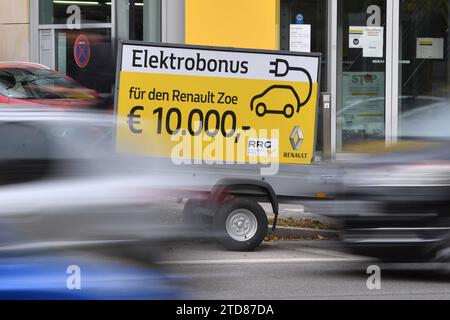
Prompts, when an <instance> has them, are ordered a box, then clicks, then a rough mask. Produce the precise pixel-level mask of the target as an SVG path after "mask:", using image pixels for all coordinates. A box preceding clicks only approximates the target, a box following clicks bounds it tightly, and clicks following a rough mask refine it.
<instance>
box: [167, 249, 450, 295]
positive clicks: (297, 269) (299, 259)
mask: <svg viewBox="0 0 450 320" xmlns="http://www.w3.org/2000/svg"><path fill="white" fill-rule="evenodd" d="M159 263H160V264H161V265H163V266H164V268H166V269H167V270H169V271H171V272H172V273H174V274H177V275H179V276H180V277H181V278H182V279H183V281H182V282H183V284H184V286H186V287H187V288H188V289H189V291H188V292H189V293H188V294H189V296H188V297H187V298H191V299H206V300H208V299H232V300H236V299H238V300H239V299H250V300H253V299H263V300H271V299H299V300H301V299H450V276H447V275H445V274H443V273H441V272H437V271H436V266H435V265H431V264H379V263H377V262H376V261H371V260H370V259H368V258H364V257H359V256H352V255H349V254H347V253H345V252H343V251H342V250H341V249H339V247H338V243H337V242H333V241H280V242H266V243H263V244H262V245H261V246H260V248H258V250H257V251H255V252H246V253H239V252H226V251H223V250H222V249H221V248H220V247H218V246H217V245H215V244H211V243H207V242H191V243H181V244H177V245H174V246H172V247H169V248H168V249H167V250H166V254H165V255H164V257H163V260H162V261H160V262H159ZM373 264H377V265H379V266H380V268H381V289H380V290H369V289H368V288H367V285H366V281H367V279H368V277H369V275H368V274H367V273H366V270H367V267H368V266H370V265H373Z"/></svg>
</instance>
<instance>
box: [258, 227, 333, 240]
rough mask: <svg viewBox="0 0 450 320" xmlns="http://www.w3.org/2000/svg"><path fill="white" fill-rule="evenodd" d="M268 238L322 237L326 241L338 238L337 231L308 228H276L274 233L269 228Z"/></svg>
mask: <svg viewBox="0 0 450 320" xmlns="http://www.w3.org/2000/svg"><path fill="white" fill-rule="evenodd" d="M267 235H268V236H275V237H279V238H317V237H323V238H327V239H337V238H339V231H337V230H321V229H308V228H293V227H292V228H291V227H277V228H276V230H275V231H272V227H271V226H269V232H268V234H267Z"/></svg>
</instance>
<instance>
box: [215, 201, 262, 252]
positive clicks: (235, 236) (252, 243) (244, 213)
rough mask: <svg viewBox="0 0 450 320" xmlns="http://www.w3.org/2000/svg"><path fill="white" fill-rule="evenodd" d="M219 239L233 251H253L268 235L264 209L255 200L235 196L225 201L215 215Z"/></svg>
mask: <svg viewBox="0 0 450 320" xmlns="http://www.w3.org/2000/svg"><path fill="white" fill-rule="evenodd" d="M213 227H214V234H215V236H216V239H217V241H218V242H219V243H220V244H221V245H223V246H224V247H225V248H226V249H228V250H231V251H252V250H254V249H255V248H256V247H258V246H259V245H260V244H261V242H262V241H263V240H264V238H265V237H266V235H267V231H268V221H267V215H266V212H265V211H264V209H263V208H262V207H261V206H260V205H259V204H258V203H257V202H254V201H250V200H246V199H239V198H235V199H233V200H230V201H227V202H225V203H223V204H222V205H221V206H220V208H219V209H218V210H217V211H216V213H215V215H214V222H213Z"/></svg>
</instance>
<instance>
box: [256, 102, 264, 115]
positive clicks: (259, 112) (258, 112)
mask: <svg viewBox="0 0 450 320" xmlns="http://www.w3.org/2000/svg"><path fill="white" fill-rule="evenodd" d="M255 111H256V115H257V116H258V117H264V115H265V114H266V112H267V106H266V105H265V104H264V103H262V102H260V103H258V104H257V105H256V109H255Z"/></svg>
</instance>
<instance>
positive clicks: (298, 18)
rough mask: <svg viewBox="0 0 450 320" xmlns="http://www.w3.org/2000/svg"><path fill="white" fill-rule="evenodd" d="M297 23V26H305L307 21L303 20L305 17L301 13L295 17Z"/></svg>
mask: <svg viewBox="0 0 450 320" xmlns="http://www.w3.org/2000/svg"><path fill="white" fill-rule="evenodd" d="M295 23H296V24H304V23H305V19H304V18H303V15H302V14H301V13H299V14H297V15H296V16H295Z"/></svg>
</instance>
